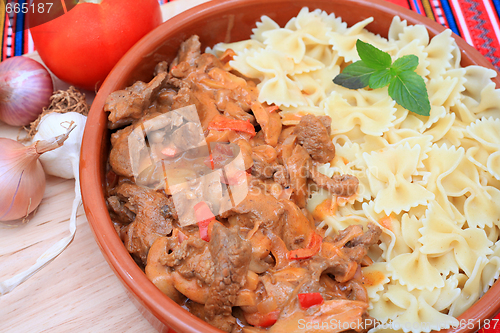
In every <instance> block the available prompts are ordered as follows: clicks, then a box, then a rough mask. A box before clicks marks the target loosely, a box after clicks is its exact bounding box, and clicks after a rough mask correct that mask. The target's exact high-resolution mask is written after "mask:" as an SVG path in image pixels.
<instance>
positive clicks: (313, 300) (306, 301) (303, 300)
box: [298, 293, 324, 309]
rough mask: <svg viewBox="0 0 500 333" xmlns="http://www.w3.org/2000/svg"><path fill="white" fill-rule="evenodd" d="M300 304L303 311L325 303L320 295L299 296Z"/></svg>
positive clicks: (307, 294)
mask: <svg viewBox="0 0 500 333" xmlns="http://www.w3.org/2000/svg"><path fill="white" fill-rule="evenodd" d="M298 296H299V303H300V307H301V308H302V309H307V308H310V307H311V306H313V305H319V304H322V303H323V302H324V299H323V296H321V294H320V293H306V294H299V295H298Z"/></svg>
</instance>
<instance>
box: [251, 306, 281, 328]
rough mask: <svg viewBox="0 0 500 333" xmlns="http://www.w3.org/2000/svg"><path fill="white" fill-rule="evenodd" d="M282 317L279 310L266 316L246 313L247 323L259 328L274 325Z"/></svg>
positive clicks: (258, 313) (257, 313)
mask: <svg viewBox="0 0 500 333" xmlns="http://www.w3.org/2000/svg"><path fill="white" fill-rule="evenodd" d="M279 316H280V311H279V310H274V311H271V312H269V313H266V314H262V313H260V312H255V313H250V314H247V313H245V319H246V321H247V322H248V323H249V324H250V325H252V326H258V327H269V326H272V325H274V323H276V321H277V320H278V317H279Z"/></svg>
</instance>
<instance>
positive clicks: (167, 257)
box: [160, 236, 214, 285]
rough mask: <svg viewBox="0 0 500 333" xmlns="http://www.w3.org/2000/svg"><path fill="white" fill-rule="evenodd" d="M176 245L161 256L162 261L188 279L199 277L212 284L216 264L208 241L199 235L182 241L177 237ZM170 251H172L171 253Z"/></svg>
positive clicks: (203, 281)
mask: <svg viewBox="0 0 500 333" xmlns="http://www.w3.org/2000/svg"><path fill="white" fill-rule="evenodd" d="M173 242H176V244H175V246H171V248H173V249H172V250H171V252H170V251H168V252H165V253H164V255H163V256H162V257H161V258H160V262H161V263H162V264H163V265H165V266H168V267H170V268H173V269H175V270H176V272H178V273H179V274H181V275H182V276H184V277H185V278H186V279H193V278H195V279H197V280H198V281H200V282H201V283H204V284H207V285H210V284H211V283H212V282H213V280H214V264H213V261H212V256H211V255H210V250H209V249H208V243H207V242H206V241H204V240H202V239H200V238H198V237H194V236H191V237H188V238H187V239H186V240H184V241H182V242H181V243H179V242H178V240H177V239H174V240H173ZM169 252H170V253H169Z"/></svg>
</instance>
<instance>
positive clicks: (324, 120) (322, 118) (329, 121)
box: [318, 116, 332, 135]
mask: <svg viewBox="0 0 500 333" xmlns="http://www.w3.org/2000/svg"><path fill="white" fill-rule="evenodd" d="M318 119H319V121H321V123H322V124H323V125H324V126H325V128H326V133H328V135H331V134H332V118H330V116H318Z"/></svg>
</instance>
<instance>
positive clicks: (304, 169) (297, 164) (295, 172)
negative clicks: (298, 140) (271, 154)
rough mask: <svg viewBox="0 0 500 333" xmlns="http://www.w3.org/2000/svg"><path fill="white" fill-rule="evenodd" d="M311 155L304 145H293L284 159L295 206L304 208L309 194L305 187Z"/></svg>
mask: <svg viewBox="0 0 500 333" xmlns="http://www.w3.org/2000/svg"><path fill="white" fill-rule="evenodd" d="M311 163H312V162H311V157H310V156H309V154H308V153H307V151H306V150H305V149H304V147H302V146H300V145H297V146H295V148H294V150H293V152H292V155H291V156H290V157H289V158H288V159H287V161H286V168H287V170H288V174H289V176H290V184H291V186H292V188H293V195H292V200H293V201H294V202H295V203H297V206H299V207H300V208H304V207H305V206H306V199H307V196H308V194H309V191H308V189H307V176H308V170H309V168H310V166H311Z"/></svg>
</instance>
